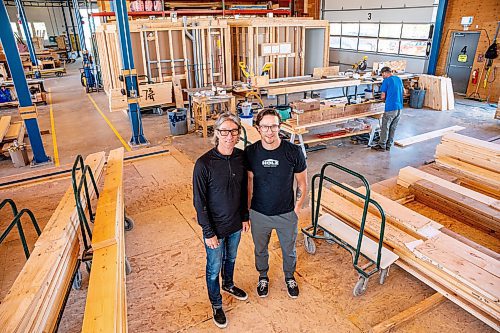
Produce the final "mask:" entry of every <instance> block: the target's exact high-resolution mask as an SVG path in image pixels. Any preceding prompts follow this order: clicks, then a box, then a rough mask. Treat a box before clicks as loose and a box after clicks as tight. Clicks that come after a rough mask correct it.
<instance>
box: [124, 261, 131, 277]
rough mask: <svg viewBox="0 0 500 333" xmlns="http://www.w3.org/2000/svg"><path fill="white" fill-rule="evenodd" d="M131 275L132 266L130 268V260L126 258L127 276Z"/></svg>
mask: <svg viewBox="0 0 500 333" xmlns="http://www.w3.org/2000/svg"><path fill="white" fill-rule="evenodd" d="M130 273H132V266H130V262H129V261H128V258H125V274H127V275H129V274H130Z"/></svg>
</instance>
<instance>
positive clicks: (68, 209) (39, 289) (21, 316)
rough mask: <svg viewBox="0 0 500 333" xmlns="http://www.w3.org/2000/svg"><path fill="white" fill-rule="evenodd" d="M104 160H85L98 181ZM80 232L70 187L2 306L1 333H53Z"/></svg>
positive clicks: (99, 156) (95, 156)
mask: <svg viewBox="0 0 500 333" xmlns="http://www.w3.org/2000/svg"><path fill="white" fill-rule="evenodd" d="M104 160H105V159H104V152H100V153H95V154H92V155H89V156H88V157H87V158H86V159H85V164H87V165H89V167H90V168H91V170H92V171H93V173H94V176H95V179H96V181H99V179H100V176H101V174H102V169H103V167H104ZM78 177H80V176H78ZM77 180H78V179H77ZM89 192H90V193H89V194H90V196H91V197H92V196H93V195H94V191H93V187H92V186H90V187H89ZM85 204H86V200H82V205H83V207H85ZM79 232H80V231H79V221H78V214H77V210H76V204H75V197H74V193H73V188H72V186H70V188H69V189H68V190H67V191H66V193H65V194H64V196H63V198H62V200H61V202H60V203H59V205H58V206H57V208H56V210H55V212H54V214H53V215H52V217H51V218H50V220H49V221H48V222H47V225H46V226H45V228H44V230H43V232H42V234H41V235H40V237H39V238H38V240H37V241H36V243H35V248H34V249H33V251H32V253H31V255H30V257H29V259H28V260H27V262H26V264H25V265H24V267H23V269H22V270H21V272H20V273H19V275H18V277H17V278H16V280H15V282H14V284H13V285H12V287H11V288H10V290H9V292H8V293H7V295H6V296H5V298H4V299H3V301H2V303H1V304H0V332H2V333H3V332H6V333H7V332H8V333H14V332H19V333H21V332H23V333H24V332H52V331H53V330H54V328H55V325H56V321H57V317H58V314H59V312H60V310H61V307H62V304H63V301H64V296H65V293H66V290H67V288H68V287H69V285H70V283H71V279H72V276H73V272H74V271H75V269H76V265H77V262H78V261H77V260H78V257H79V253H80V245H79V241H78V236H77V235H78V233H79Z"/></svg>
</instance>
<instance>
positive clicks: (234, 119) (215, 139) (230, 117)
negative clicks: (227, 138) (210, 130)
mask: <svg viewBox="0 0 500 333" xmlns="http://www.w3.org/2000/svg"><path fill="white" fill-rule="evenodd" d="M228 120H229V121H232V122H233V123H235V124H236V125H237V126H238V129H240V128H241V121H240V118H239V117H238V116H237V115H235V114H233V113H230V112H224V113H221V114H220V115H219V118H217V120H216V121H215V124H214V136H213V137H212V143H213V144H214V145H215V146H217V145H218V144H219V138H218V137H217V130H218V129H220V127H221V126H222V124H223V123H224V122H225V121H228Z"/></svg>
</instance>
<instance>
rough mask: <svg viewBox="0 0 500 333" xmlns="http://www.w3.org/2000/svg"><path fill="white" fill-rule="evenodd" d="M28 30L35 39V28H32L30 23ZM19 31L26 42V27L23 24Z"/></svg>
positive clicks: (20, 25)
mask: <svg viewBox="0 0 500 333" xmlns="http://www.w3.org/2000/svg"><path fill="white" fill-rule="evenodd" d="M28 29H29V31H30V34H31V36H32V37H33V28H32V27H31V24H29V23H28ZM19 30H20V31H21V35H22V37H23V39H24V40H26V36H25V35H24V27H23V25H22V24H19Z"/></svg>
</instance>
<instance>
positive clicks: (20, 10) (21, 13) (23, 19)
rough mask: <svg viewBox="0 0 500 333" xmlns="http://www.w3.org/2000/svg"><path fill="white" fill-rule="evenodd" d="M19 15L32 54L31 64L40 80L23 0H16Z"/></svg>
mask: <svg viewBox="0 0 500 333" xmlns="http://www.w3.org/2000/svg"><path fill="white" fill-rule="evenodd" d="M15 2H16V7H17V13H18V16H19V19H20V20H21V25H22V27H23V31H24V36H25V37H26V45H27V46H28V51H29V53H30V59H31V64H32V65H33V70H34V72H35V77H36V78H37V79H39V78H40V77H41V74H40V71H39V70H38V60H37V59H36V52H35V47H34V46H33V40H32V39H31V32H30V29H29V27H28V20H27V19H26V13H25V12H24V7H23V4H22V2H21V0H15Z"/></svg>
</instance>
